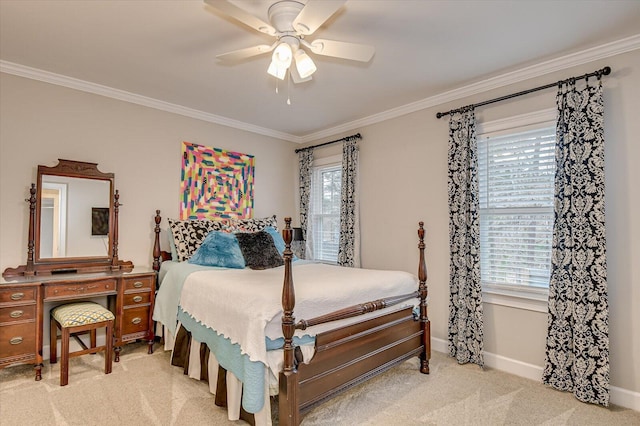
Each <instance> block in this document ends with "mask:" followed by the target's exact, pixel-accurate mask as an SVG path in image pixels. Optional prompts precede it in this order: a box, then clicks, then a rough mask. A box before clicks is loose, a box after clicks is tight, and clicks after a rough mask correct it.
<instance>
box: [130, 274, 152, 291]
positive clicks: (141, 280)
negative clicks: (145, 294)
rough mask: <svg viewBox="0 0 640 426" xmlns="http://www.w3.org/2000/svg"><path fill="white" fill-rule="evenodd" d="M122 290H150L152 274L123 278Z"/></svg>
mask: <svg viewBox="0 0 640 426" xmlns="http://www.w3.org/2000/svg"><path fill="white" fill-rule="evenodd" d="M123 281H124V291H125V292H126V291H129V290H151V289H152V288H153V281H154V280H153V276H147V277H129V278H125V279H124V280H123Z"/></svg>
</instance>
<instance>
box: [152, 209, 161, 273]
mask: <svg viewBox="0 0 640 426" xmlns="http://www.w3.org/2000/svg"><path fill="white" fill-rule="evenodd" d="M154 220H155V222H156V226H155V227H154V228H153V232H154V233H155V237H154V240H153V270H154V271H156V272H158V271H159V270H160V256H161V255H162V253H161V252H160V222H161V221H162V216H160V210H156V217H155V218H154Z"/></svg>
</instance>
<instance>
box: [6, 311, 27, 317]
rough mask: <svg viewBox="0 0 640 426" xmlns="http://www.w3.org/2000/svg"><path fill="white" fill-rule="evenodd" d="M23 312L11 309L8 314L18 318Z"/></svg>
mask: <svg viewBox="0 0 640 426" xmlns="http://www.w3.org/2000/svg"><path fill="white" fill-rule="evenodd" d="M23 314H24V311H13V312H11V313H10V314H9V316H10V317H11V318H20V317H21V316H22V315H23Z"/></svg>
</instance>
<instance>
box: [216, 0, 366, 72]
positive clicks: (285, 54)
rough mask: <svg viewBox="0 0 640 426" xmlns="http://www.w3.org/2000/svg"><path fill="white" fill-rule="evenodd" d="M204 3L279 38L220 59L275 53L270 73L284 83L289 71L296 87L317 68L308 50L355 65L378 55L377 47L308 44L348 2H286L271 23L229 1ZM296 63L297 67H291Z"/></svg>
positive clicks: (278, 6) (328, 42)
mask: <svg viewBox="0 0 640 426" xmlns="http://www.w3.org/2000/svg"><path fill="white" fill-rule="evenodd" d="M204 2H205V3H206V4H207V5H209V6H211V7H212V8H214V9H216V10H217V11H219V12H221V13H224V14H225V15H227V16H229V17H231V18H233V19H236V20H237V21H240V22H241V23H243V24H245V25H247V26H249V27H251V28H253V29H254V30H257V31H259V32H261V33H264V34H268V35H270V36H273V37H275V39H276V40H275V42H274V43H273V44H271V45H267V44H261V45H257V46H252V47H247V48H245V49H240V50H234V51H232V52H227V53H222V54H220V55H217V56H216V58H218V59H219V60H222V61H226V62H235V61H240V60H243V59H247V58H250V57H253V56H257V55H262V54H265V53H269V52H271V51H273V54H272V58H271V63H270V64H269V68H268V69H267V72H268V73H269V74H270V75H272V76H274V77H276V78H278V79H280V80H284V78H285V77H286V75H287V71H288V73H289V75H290V76H291V80H292V81H293V82H294V83H301V82H304V81H309V80H311V75H312V74H313V73H314V72H315V71H316V69H317V67H316V65H315V63H314V62H313V60H312V59H311V58H310V57H309V55H308V54H307V52H306V51H305V49H307V50H308V51H309V52H311V53H313V54H315V55H324V56H330V57H334V58H340V59H348V60H352V61H360V62H369V60H371V58H372V57H373V54H374V52H375V50H374V48H373V46H368V45H365V44H357V43H347V42H343V41H335V40H325V39H315V40H313V41H307V40H306V37H307V36H310V35H312V34H313V33H314V32H315V31H316V30H317V29H318V28H319V27H320V26H321V25H322V24H324V23H325V22H326V21H327V20H328V19H329V18H330V17H331V16H333V15H334V14H335V13H336V12H337V11H338V10H339V9H340V8H341V7H342V5H343V4H344V3H346V0H308V1H307V2H306V4H303V3H300V2H299V1H294V0H283V1H277V2H275V3H273V4H272V5H271V6H270V7H269V11H268V17H269V22H270V23H266V22H264V21H263V20H262V19H259V18H257V17H255V16H254V15H252V14H250V13H248V12H247V11H245V10H244V9H242V8H240V7H237V6H235V5H234V4H232V3H231V2H229V1H228V0H204ZM292 62H295V66H291V64H292Z"/></svg>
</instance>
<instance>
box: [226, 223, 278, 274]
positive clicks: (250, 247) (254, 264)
mask: <svg viewBox="0 0 640 426" xmlns="http://www.w3.org/2000/svg"><path fill="white" fill-rule="evenodd" d="M235 235H236V238H237V239H238V244H240V250H241V251H242V256H244V262H245V264H246V265H247V266H248V267H249V268H251V269H269V268H275V267H276V266H282V265H284V261H283V260H282V256H281V255H280V253H278V249H277V248H276V245H275V244H274V242H273V238H271V235H269V233H268V232H266V231H259V232H252V233H245V232H239V233H237V234H235Z"/></svg>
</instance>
